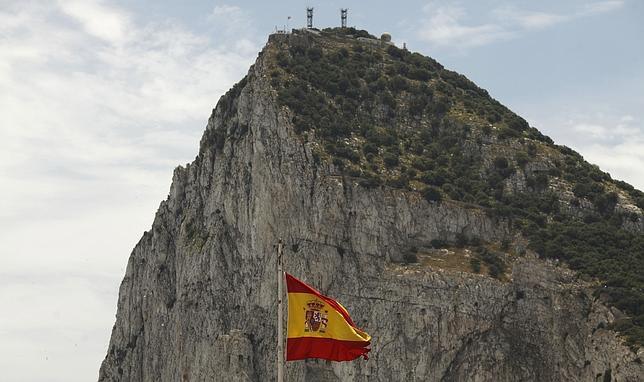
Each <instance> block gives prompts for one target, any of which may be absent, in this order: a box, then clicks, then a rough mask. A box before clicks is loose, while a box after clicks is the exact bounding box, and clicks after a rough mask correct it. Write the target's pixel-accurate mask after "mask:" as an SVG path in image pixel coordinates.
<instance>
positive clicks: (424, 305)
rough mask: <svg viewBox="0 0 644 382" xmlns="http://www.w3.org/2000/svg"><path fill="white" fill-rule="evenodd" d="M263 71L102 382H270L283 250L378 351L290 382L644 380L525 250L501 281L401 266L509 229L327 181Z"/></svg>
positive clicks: (447, 205)
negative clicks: (442, 244) (431, 251)
mask: <svg viewBox="0 0 644 382" xmlns="http://www.w3.org/2000/svg"><path fill="white" fill-rule="evenodd" d="M266 65H267V63H266V62H265V59H264V57H263V56H261V55H260V57H259V59H258V61H257V62H256V64H255V65H254V66H253V67H252V68H251V70H250V72H249V74H248V76H247V78H246V80H245V81H242V83H240V84H239V85H238V86H237V87H236V88H235V89H234V91H231V92H230V93H229V94H228V95H226V96H225V97H223V98H222V100H221V101H220V102H219V104H218V106H217V108H216V109H215V110H214V111H213V114H212V116H211V118H210V119H209V121H208V125H207V129H206V132H205V134H204V138H203V139H202V143H201V148H200V152H199V155H198V156H197V158H196V159H195V161H194V162H193V163H191V164H189V165H187V166H186V167H185V168H184V167H179V168H177V169H176V171H175V174H174V177H173V180H172V186H171V189H170V194H169V196H168V198H167V200H165V201H163V202H162V203H161V205H160V207H159V210H158V212H157V214H156V217H155V219H154V223H153V225H152V228H151V229H150V231H148V232H146V233H145V234H144V235H143V237H142V238H141V240H140V242H139V243H138V244H137V246H136V247H135V249H134V250H133V252H132V254H131V257H130V259H129V262H128V266H127V270H126V273H125V277H124V279H123V282H122V284H121V287H120V293H119V300H118V313H117V318H116V324H115V325H114V328H113V332H112V337H111V340H110V345H109V349H108V351H107V356H106V358H105V360H104V362H103V364H102V366H101V369H100V373H99V381H105V382H107V381H137V382H138V381H140V382H143V381H270V380H274V379H275V375H276V373H275V362H276V361H275V360H276V355H275V350H274V349H275V346H276V338H277V334H276V316H277V311H276V309H277V305H276V290H277V281H276V271H275V269H276V256H275V244H276V243H277V241H278V239H279V238H282V239H283V240H284V242H285V269H286V270H287V271H288V272H289V273H292V274H294V275H296V276H297V277H299V278H301V279H303V280H304V281H306V282H308V283H310V284H311V285H313V286H315V287H317V288H318V289H320V290H321V291H322V292H323V293H325V294H328V295H329V296H332V297H334V298H337V299H338V300H339V301H341V302H342V304H343V305H345V306H346V307H347V309H348V310H349V312H350V313H351V315H352V316H353V318H354V319H355V321H356V324H357V325H358V326H359V327H361V328H362V329H364V330H365V331H367V332H368V333H370V334H371V335H372V336H373V342H372V351H371V354H370V359H369V360H368V361H365V360H356V361H353V362H345V363H329V362H324V361H315V360H311V361H301V362H291V363H289V364H288V365H287V367H286V379H287V380H288V381H519V380H520V381H595V380H599V381H606V380H614V381H639V380H642V376H643V375H644V366H643V365H642V362H641V359H642V351H641V350H640V353H639V355H638V354H637V353H634V352H632V351H631V350H630V349H628V348H627V347H625V346H624V345H622V342H621V341H620V339H619V338H618V337H617V335H616V334H615V333H614V332H612V331H609V330H607V329H606V326H607V325H608V324H609V323H610V322H612V321H613V320H614V319H615V313H614V312H612V311H611V310H610V309H609V308H607V307H606V306H604V305H602V303H601V302H600V301H598V300H596V299H595V298H594V297H593V295H592V293H591V290H590V288H589V286H588V285H586V284H584V283H582V282H581V281H578V279H577V278H576V276H575V274H574V273H573V272H571V271H568V270H567V269H566V268H565V267H563V266H559V265H558V264H555V263H548V262H545V261H542V260H539V259H537V258H535V257H534V256H531V255H530V254H529V253H528V254H527V255H525V256H523V257H521V258H519V259H517V260H516V261H514V262H513V263H512V270H511V276H510V277H509V279H508V280H506V281H499V280H496V279H493V278H490V277H487V276H483V275H476V274H472V273H467V272H460V271H456V270H452V271H450V270H442V269H439V268H436V267H428V266H424V265H422V264H416V263H412V264H410V263H408V261H406V259H407V257H406V256H407V254H409V253H410V252H413V251H416V250H417V249H418V248H424V247H429V246H430V244H429V243H430V241H431V240H433V239H442V240H453V239H454V238H455V237H456V235H457V234H459V235H466V236H472V237H478V238H481V239H484V240H490V241H493V240H500V239H501V238H504V237H506V236H507V235H509V229H508V227H507V223H506V222H504V221H502V220H494V219H491V218H490V217H488V216H487V215H485V214H484V213H482V212H481V211H480V210H477V209H475V208H471V207H467V206H464V205H461V204H457V203H452V202H442V203H434V204H432V203H429V202H427V201H425V200H424V199H423V198H422V197H420V196H419V195H418V194H415V193H411V192H406V191H401V190H393V189H389V188H386V187H378V188H364V187H362V186H360V185H358V184H357V182H355V181H354V180H352V179H349V178H344V177H342V176H338V175H336V173H335V172H334V169H333V166H332V165H328V164H324V162H321V163H320V162H318V161H317V160H316V159H315V158H314V156H313V155H312V150H311V147H310V144H309V143H307V142H305V141H303V140H302V138H301V137H299V136H298V135H297V134H296V133H295V132H294V130H293V127H292V126H291V123H290V118H289V113H288V111H287V110H286V109H281V108H280V107H279V106H278V104H277V102H276V94H275V92H274V90H272V88H271V86H270V78H269V76H268V75H267V73H266V70H265V66H266ZM516 187H520V185H519V184H517V186H516ZM607 377H608V379H607Z"/></svg>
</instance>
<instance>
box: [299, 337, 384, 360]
mask: <svg viewBox="0 0 644 382" xmlns="http://www.w3.org/2000/svg"><path fill="white" fill-rule="evenodd" d="M369 344H370V342H366V341H342V340H335V339H332V338H318V337H298V338H288V339H287V340H286V360H287V361H297V360H300V359H306V358H320V359H326V360H329V361H352V360H354V359H356V358H358V357H360V356H364V358H365V359H368V357H367V353H369V351H370V350H371V349H367V346H369Z"/></svg>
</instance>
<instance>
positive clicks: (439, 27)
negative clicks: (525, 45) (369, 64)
mask: <svg viewBox="0 0 644 382" xmlns="http://www.w3.org/2000/svg"><path fill="white" fill-rule="evenodd" d="M459 4H460V3H459V2H449V3H446V2H444V1H431V2H430V3H428V4H427V5H426V6H425V7H424V8H423V13H424V14H426V15H428V17H425V18H424V19H423V20H422V21H421V25H420V26H419V27H418V29H417V35H418V37H419V38H420V39H421V40H424V41H426V42H428V43H430V44H432V45H434V46H440V47H449V48H451V49H455V50H463V49H465V48H468V47H475V46H482V45H488V44H491V43H494V42H497V41H502V40H507V39H511V38H516V37H517V36H520V35H521V34H522V33H523V32H525V31H529V30H537V29H544V28H548V27H552V26H554V25H557V24H561V23H564V22H570V21H572V20H575V19H578V18H582V17H587V16H592V15H597V14H601V13H606V12H611V11H614V10H617V9H619V8H621V7H622V6H623V4H624V2H623V1H620V0H614V1H612V0H611V1H599V2H594V3H590V4H586V5H584V6H583V7H581V8H579V9H577V10H576V11H573V12H571V13H569V14H559V13H552V12H544V11H531V10H521V9H518V8H516V7H515V6H508V5H503V6H498V7H491V9H490V11H489V12H487V13H486V14H483V15H478V16H479V17H478V19H486V18H487V20H488V21H487V22H478V23H468V16H470V15H468V14H467V13H466V11H465V8H464V7H462V6H460V5H459Z"/></svg>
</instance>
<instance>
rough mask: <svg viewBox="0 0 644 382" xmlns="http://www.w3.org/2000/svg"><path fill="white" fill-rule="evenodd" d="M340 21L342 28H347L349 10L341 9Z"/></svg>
mask: <svg viewBox="0 0 644 382" xmlns="http://www.w3.org/2000/svg"><path fill="white" fill-rule="evenodd" d="M340 19H341V20H342V24H341V25H342V28H346V27H347V8H340Z"/></svg>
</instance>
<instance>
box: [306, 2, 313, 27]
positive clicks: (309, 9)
mask: <svg viewBox="0 0 644 382" xmlns="http://www.w3.org/2000/svg"><path fill="white" fill-rule="evenodd" d="M306 27H307V28H309V29H311V28H313V7H306Z"/></svg>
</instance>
